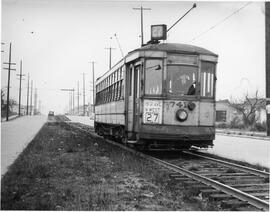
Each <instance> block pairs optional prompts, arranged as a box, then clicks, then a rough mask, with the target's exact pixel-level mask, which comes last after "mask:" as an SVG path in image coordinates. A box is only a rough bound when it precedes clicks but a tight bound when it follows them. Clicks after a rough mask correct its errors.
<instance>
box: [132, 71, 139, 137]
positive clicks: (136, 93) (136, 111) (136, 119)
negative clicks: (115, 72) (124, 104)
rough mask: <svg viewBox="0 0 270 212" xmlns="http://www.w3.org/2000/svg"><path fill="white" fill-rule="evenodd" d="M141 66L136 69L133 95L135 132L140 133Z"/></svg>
mask: <svg viewBox="0 0 270 212" xmlns="http://www.w3.org/2000/svg"><path fill="white" fill-rule="evenodd" d="M139 88H140V66H136V67H135V68H134V94H133V102H134V105H133V108H134V113H133V115H134V116H133V131H134V132H138V129H139V121H140V89H139Z"/></svg>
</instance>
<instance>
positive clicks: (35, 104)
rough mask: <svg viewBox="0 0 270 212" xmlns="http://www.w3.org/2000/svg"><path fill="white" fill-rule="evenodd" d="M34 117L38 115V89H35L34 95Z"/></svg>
mask: <svg viewBox="0 0 270 212" xmlns="http://www.w3.org/2000/svg"><path fill="white" fill-rule="evenodd" d="M34 115H37V88H35V94H34Z"/></svg>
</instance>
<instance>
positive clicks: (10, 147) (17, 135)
mask: <svg viewBox="0 0 270 212" xmlns="http://www.w3.org/2000/svg"><path fill="white" fill-rule="evenodd" d="M46 120H47V116H23V117H20V118H17V119H14V120H11V121H8V122H2V123H1V176H3V175H4V174H5V173H6V171H7V169H8V167H9V166H10V165H11V164H12V163H13V162H14V160H15V159H16V158H17V156H18V155H19V154H20V153H21V152H22V151H23V149H24V148H25V147H26V146H27V145H28V143H29V142H30V141H31V140H32V139H33V138H34V136H35V135H36V134H37V133H38V131H39V130H40V129H41V127H42V126H43V125H44V123H45V122H46Z"/></svg>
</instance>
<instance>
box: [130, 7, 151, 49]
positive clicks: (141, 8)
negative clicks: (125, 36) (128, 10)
mask: <svg viewBox="0 0 270 212" xmlns="http://www.w3.org/2000/svg"><path fill="white" fill-rule="evenodd" d="M133 10H140V11H141V46H143V10H151V8H144V7H142V6H141V7H139V8H133Z"/></svg>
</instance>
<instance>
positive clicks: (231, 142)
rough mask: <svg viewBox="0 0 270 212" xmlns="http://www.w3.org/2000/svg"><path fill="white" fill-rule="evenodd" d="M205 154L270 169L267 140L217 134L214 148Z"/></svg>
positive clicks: (269, 150)
mask: <svg viewBox="0 0 270 212" xmlns="http://www.w3.org/2000/svg"><path fill="white" fill-rule="evenodd" d="M206 152H208V153H213V154H216V155H219V156H223V157H227V158H231V159H235V160H241V161H246V162H248V163H251V164H255V165H256V164H259V165H262V166H265V167H269V168H270V141H269V140H261V139H254V138H241V137H234V136H227V135H219V134H217V135H216V140H215V141H214V147H213V148H212V149H209V150H207V151H206Z"/></svg>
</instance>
